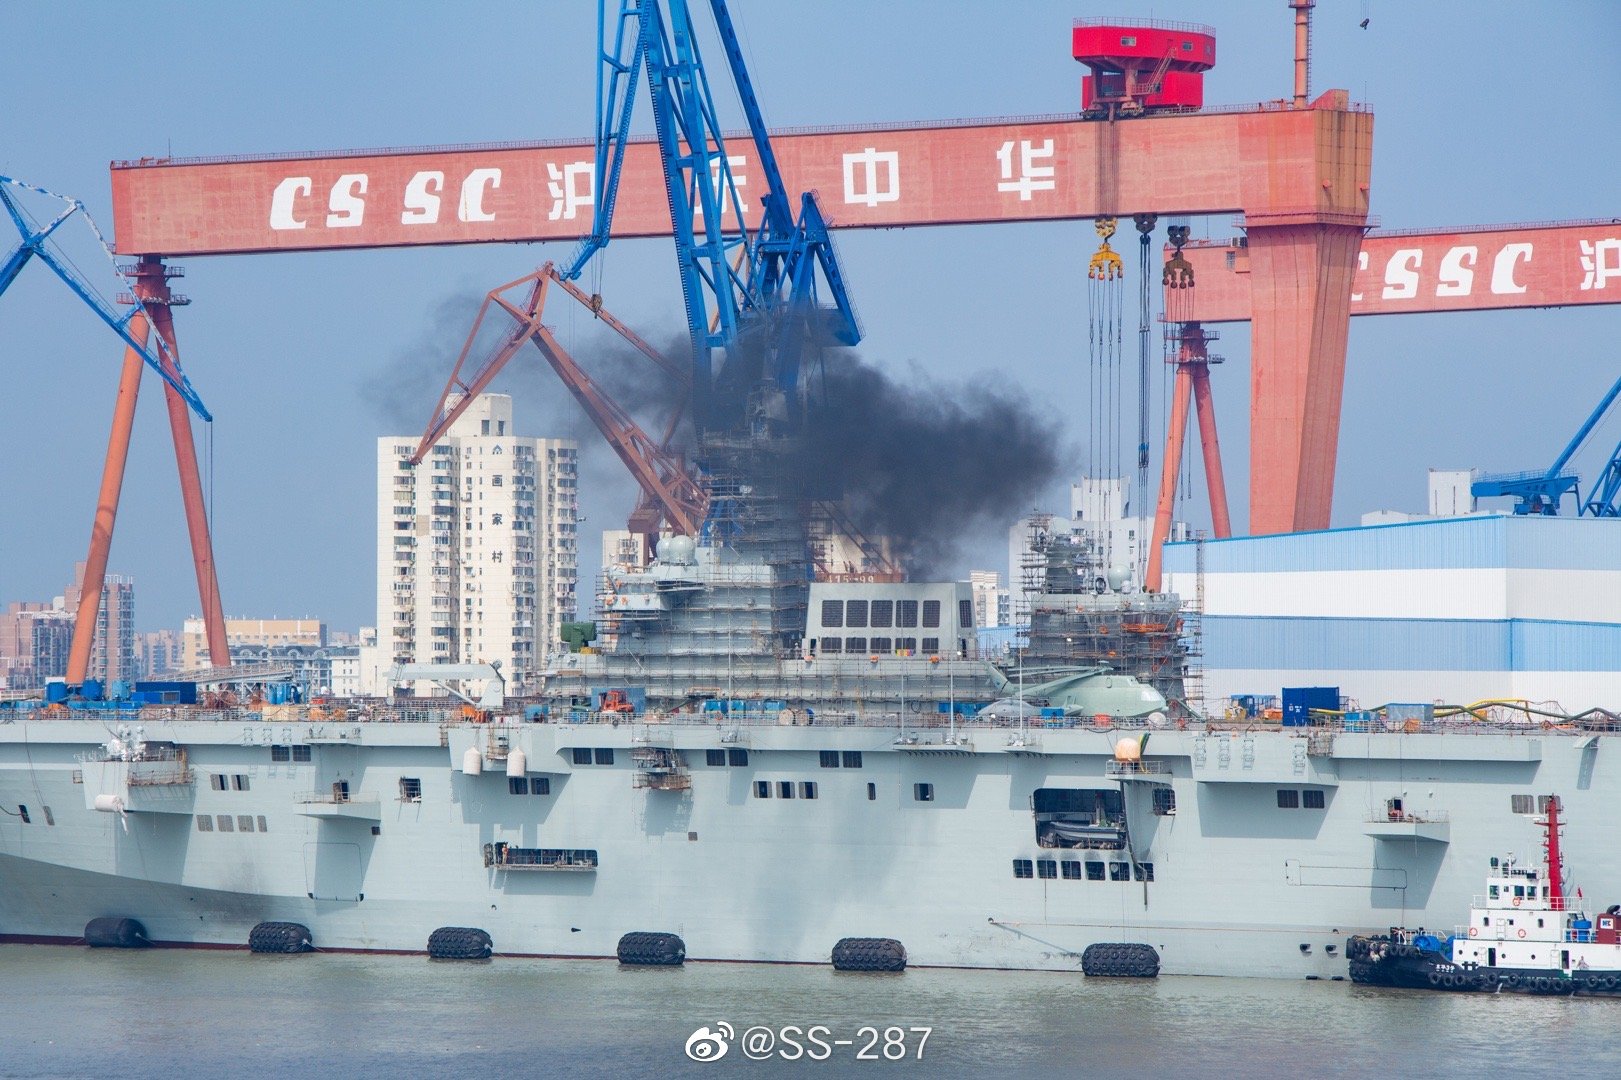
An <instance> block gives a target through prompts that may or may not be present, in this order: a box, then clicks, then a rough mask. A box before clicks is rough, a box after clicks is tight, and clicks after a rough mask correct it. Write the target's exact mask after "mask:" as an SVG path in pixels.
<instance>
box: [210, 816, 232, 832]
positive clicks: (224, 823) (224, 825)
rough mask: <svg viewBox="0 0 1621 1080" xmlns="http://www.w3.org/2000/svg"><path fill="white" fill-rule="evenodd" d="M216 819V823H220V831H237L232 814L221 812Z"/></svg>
mask: <svg viewBox="0 0 1621 1080" xmlns="http://www.w3.org/2000/svg"><path fill="white" fill-rule="evenodd" d="M214 820H215V823H216V824H218V825H219V830H220V832H235V831H236V822H235V821H233V820H232V819H231V815H230V814H219V815H217V816H216V817H215V819H214Z"/></svg>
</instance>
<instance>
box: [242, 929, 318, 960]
mask: <svg viewBox="0 0 1621 1080" xmlns="http://www.w3.org/2000/svg"><path fill="white" fill-rule="evenodd" d="M314 948H315V940H314V938H313V937H312V936H311V934H310V928H309V927H307V926H305V925H304V924H303V923H295V922H262V923H260V924H259V925H258V926H255V927H254V928H253V929H252V930H250V931H248V951H249V952H255V953H281V954H287V955H291V954H293V953H306V952H310V951H312V950H313V949H314Z"/></svg>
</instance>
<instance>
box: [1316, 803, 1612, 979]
mask: <svg viewBox="0 0 1621 1080" xmlns="http://www.w3.org/2000/svg"><path fill="white" fill-rule="evenodd" d="M1546 799H1547V802H1546V806H1547V814H1546V817H1544V818H1543V819H1542V820H1540V821H1538V822H1537V824H1538V825H1541V826H1542V827H1543V828H1544V829H1545V830H1546V832H1545V840H1544V848H1545V850H1546V861H1545V863H1544V865H1543V866H1542V867H1540V868H1537V867H1529V866H1521V865H1519V864H1518V863H1517V862H1516V861H1515V860H1514V859H1513V858H1512V857H1510V858H1505V859H1497V858H1494V859H1492V861H1491V872H1490V874H1489V875H1488V876H1487V878H1486V895H1485V896H1478V897H1476V898H1475V902H1474V903H1473V904H1472V905H1471V906H1470V909H1469V923H1468V925H1467V926H1465V927H1462V928H1460V930H1459V932H1458V933H1456V934H1452V935H1450V936H1448V937H1446V938H1444V939H1443V938H1441V937H1439V936H1437V935H1436V934H1433V933H1427V932H1425V931H1424V929H1423V928H1422V927H1421V928H1419V929H1417V930H1407V929H1403V928H1401V927H1391V930H1390V933H1389V934H1379V935H1374V936H1369V937H1361V936H1357V937H1353V938H1351V940H1350V941H1349V942H1347V943H1346V948H1345V955H1346V957H1347V959H1349V961H1350V964H1351V981H1352V982H1356V983H1362V984H1364V985H1367V986H1400V987H1409V988H1412V989H1417V990H1455V991H1491V992H1496V991H1499V990H1510V991H1515V992H1518V993H1525V994H1549V995H1554V994H1566V995H1568V994H1621V905H1611V906H1610V907H1609V908H1608V909H1607V910H1605V911H1604V912H1603V913H1602V914H1600V915H1598V916H1597V918H1596V919H1595V918H1594V917H1593V916H1592V915H1590V914H1588V913H1587V912H1585V911H1583V910H1582V909H1581V907H1580V903H1581V890H1579V889H1578V890H1577V893H1576V897H1575V901H1574V902H1572V900H1571V898H1570V897H1567V896H1566V895H1565V891H1564V879H1563V875H1562V874H1561V872H1560V871H1561V867H1562V865H1563V863H1562V862H1561V860H1560V857H1559V811H1560V805H1559V797H1558V796H1557V795H1549V796H1547V797H1546Z"/></svg>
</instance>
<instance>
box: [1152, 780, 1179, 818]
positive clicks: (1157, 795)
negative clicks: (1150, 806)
mask: <svg viewBox="0 0 1621 1080" xmlns="http://www.w3.org/2000/svg"><path fill="white" fill-rule="evenodd" d="M1154 813H1156V814H1158V815H1159V816H1160V817H1170V816H1171V815H1173V814H1175V813H1176V792H1174V791H1172V790H1171V789H1170V788H1168V787H1156V788H1155V789H1154Z"/></svg>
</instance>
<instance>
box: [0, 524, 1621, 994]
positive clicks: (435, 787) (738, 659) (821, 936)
mask: <svg viewBox="0 0 1621 1080" xmlns="http://www.w3.org/2000/svg"><path fill="white" fill-rule="evenodd" d="M773 558H774V557H773ZM773 558H762V557H759V555H758V553H751V552H750V551H749V550H748V548H747V545H740V544H738V543H735V542H734V543H730V544H728V543H727V542H725V541H723V540H722V539H720V538H719V537H713V536H712V537H705V538H701V539H700V541H699V542H696V543H695V542H692V541H690V540H682V541H680V542H673V541H667V542H666V544H665V549H664V551H663V554H662V556H661V557H660V558H658V559H657V560H656V561H655V562H654V563H653V564H652V565H651V566H650V567H649V568H648V569H647V570H646V571H645V572H642V573H638V574H624V575H621V576H620V578H619V579H618V580H617V582H616V583H614V584H613V586H612V588H611V589H610V590H609V591H608V595H609V596H610V597H618V598H622V600H623V602H621V603H613V604H608V605H606V606H605V610H608V611H612V612H614V613H615V614H612V615H606V616H605V620H606V621H607V622H609V623H610V624H611V625H612V627H613V629H614V631H615V633H614V638H615V640H614V642H613V645H612V646H611V647H610V648H607V649H605V650H603V651H602V652H594V651H585V652H575V653H569V654H566V655H564V656H562V657H561V658H560V660H559V661H558V664H557V670H556V671H555V672H554V673H553V680H554V682H553V685H552V686H550V687H548V693H547V695H546V696H545V697H544V698H543V699H538V700H530V701H518V700H515V701H513V702H510V703H506V704H503V705H502V706H500V707H497V708H492V709H488V710H483V709H478V708H474V707H471V706H462V705H459V704H458V703H455V702H453V701H447V700H445V699H415V700H412V699H403V700H396V701H392V702H384V701H354V702H327V703H322V704H316V705H307V706H298V705H272V704H263V703H247V704H240V705H236V706H233V707H210V706H209V704H208V703H207V702H206V700H205V701H204V702H202V703H198V704H186V703H184V702H182V701H180V700H173V701H165V700H153V699H155V698H156V699H161V698H162V697H164V696H165V695H172V694H174V693H175V692H174V691H166V690H161V689H160V690H154V691H151V692H149V693H147V694H146V695H145V696H146V697H147V698H148V702H147V703H146V704H145V705H144V706H141V707H139V708H137V707H134V704H133V703H92V702H58V703H53V704H50V705H47V704H45V703H44V702H32V703H22V704H21V705H20V706H18V707H13V708H12V709H10V710H9V711H8V712H7V713H6V714H5V715H6V718H7V720H8V721H9V722H6V723H0V810H3V811H4V814H3V815H0V883H3V885H0V935H3V936H4V938H5V939H7V940H45V941H60V942H72V941H76V940H78V939H79V938H80V936H81V934H83V933H84V928H85V926H86V924H87V922H89V920H92V919H97V918H104V917H109V916H111V917H127V918H132V919H136V920H139V922H140V923H141V924H142V925H143V926H144V927H145V928H146V933H147V934H148V935H149V936H150V938H151V939H152V940H154V941H156V942H159V943H164V944H175V945H188V946H210V947H222V946H235V947H243V946H245V945H246V943H247V941H248V937H249V933H250V931H251V930H252V928H253V927H255V926H256V925H257V924H259V923H261V922H265V921H270V920H276V921H287V922H293V923H298V924H302V925H303V926H305V927H308V928H309V930H310V934H311V936H312V937H313V940H314V943H315V945H316V946H317V947H319V948H323V949H355V950H388V951H412V952H420V951H421V950H422V949H423V947H424V944H425V943H426V942H427V941H428V938H429V936H430V934H431V933H432V932H433V931H434V930H435V929H436V928H440V927H445V926H456V927H475V928H478V929H481V930H484V931H486V932H488V934H489V935H490V936H491V938H492V939H493V942H494V948H495V951H496V952H498V953H502V954H509V955H512V954H516V955H538V956H571V957H607V956H612V955H614V953H615V949H616V944H617V943H618V941H619V940H620V938H621V937H622V936H623V935H625V934H627V933H629V932H634V931H656V932H666V933H672V934H678V935H680V937H681V938H682V939H683V940H684V942H685V947H686V952H687V955H688V956H689V957H690V958H693V959H709V960H739V961H781V962H826V961H827V959H828V956H829V951H830V949H831V948H832V946H833V945H834V944H835V942H837V941H839V940H840V939H842V938H846V937H880V938H885V937H887V938H894V939H897V940H899V941H900V942H902V943H903V944H904V947H905V949H906V952H907V953H908V955H909V957H910V962H911V963H913V964H921V965H943V966H966V967H1000V968H1039V969H1053V970H1061V971H1077V972H1078V971H1080V970H1081V955H1082V953H1083V952H1084V951H1085V949H1086V948H1087V947H1088V946H1089V945H1093V944H1097V943H1105V942H1107V943H1120V942H1126V943H1138V944H1145V945H1149V946H1151V947H1152V948H1153V949H1154V950H1155V951H1156V953H1157V954H1158V956H1159V958H1160V964H1161V967H1160V970H1162V971H1164V972H1167V973H1190V974H1210V975H1222V974H1224V975H1247V976H1278V977H1307V978H1338V977H1343V975H1344V973H1345V970H1346V968H1345V963H1346V961H1345V953H1344V949H1345V944H1346V941H1347V940H1348V939H1349V938H1350V937H1351V936H1352V935H1357V934H1364V935H1365V934H1369V933H1372V932H1375V931H1379V930H1384V929H1386V928H1388V927H1390V926H1392V925H1420V924H1422V925H1443V924H1444V923H1445V921H1446V920H1447V919H1450V918H1453V917H1455V913H1456V912H1457V911H1459V910H1462V909H1463V908H1465V907H1466V906H1467V904H1468V900H1469V897H1470V895H1471V892H1472V890H1473V889H1474V888H1476V887H1477V876H1478V867H1479V866H1480V865H1482V861H1483V860H1485V859H1487V858H1489V857H1490V856H1492V855H1494V854H1500V853H1501V852H1502V850H1503V848H1504V846H1505V843H1507V844H1510V845H1512V844H1513V843H1514V842H1515V839H1516V838H1519V839H1520V840H1521V841H1523V843H1524V844H1525V845H1527V846H1528V845H1530V844H1532V843H1534V841H1535V827H1534V812H1535V799H1534V798H1532V797H1531V795H1532V793H1534V792H1537V791H1544V790H1548V789H1549V787H1550V785H1554V786H1557V787H1558V788H1559V789H1560V790H1563V791H1566V792H1568V796H1567V800H1568V810H1569V811H1570V813H1569V820H1570V821H1571V822H1572V824H1571V826H1570V827H1569V828H1570V838H1571V842H1573V843H1576V844H1578V845H1579V846H1580V847H1581V848H1582V849H1583V850H1588V851H1599V850H1605V845H1604V837H1603V836H1602V834H1601V831H1600V830H1601V829H1602V828H1603V823H1604V822H1607V821H1608V820H1609V819H1610V817H1611V815H1610V814H1609V813H1608V812H1607V811H1608V809H1609V807H1610V806H1612V805H1613V803H1614V800H1615V798H1616V796H1617V794H1618V793H1621V766H1618V765H1617V763H1616V762H1615V761H1614V760H1613V758H1612V753H1611V752H1607V751H1605V750H1604V749H1603V747H1604V745H1606V743H1605V733H1606V731H1607V730H1608V727H1607V721H1608V719H1609V718H1608V717H1607V716H1597V717H1589V718H1588V719H1587V720H1584V721H1582V722H1572V723H1570V724H1554V723H1539V724H1536V725H1534V726H1531V725H1525V724H1516V723H1514V722H1511V721H1509V720H1506V719H1504V718H1502V717H1499V716H1498V715H1497V714H1496V713H1487V712H1484V711H1477V712H1467V711H1460V712H1457V713H1455V714H1453V715H1452V717H1451V718H1445V711H1444V710H1442V711H1441V713H1440V714H1438V715H1441V716H1443V718H1442V719H1435V718H1433V717H1432V716H1419V717H1416V718H1415V717H1403V716H1401V715H1398V714H1397V713H1396V712H1395V710H1391V711H1390V712H1388V713H1380V712H1374V713H1371V714H1363V715H1358V716H1355V717H1352V718H1349V719H1347V718H1346V717H1343V716H1340V715H1338V714H1334V713H1327V714H1320V715H1316V716H1313V717H1312V718H1311V721H1312V722H1311V723H1310V724H1307V725H1305V726H1280V725H1277V724H1263V723H1257V722H1252V721H1241V722H1227V721H1212V720H1207V719H1204V718H1202V717H1200V716H1197V715H1193V714H1192V713H1191V712H1190V711H1189V710H1188V709H1187V708H1186V707H1185V704H1183V703H1181V702H1180V699H1179V695H1178V694H1176V693H1175V692H1173V693H1170V694H1165V693H1162V692H1161V691H1159V690H1157V689H1155V688H1154V680H1153V677H1152V676H1153V672H1152V671H1145V677H1144V678H1143V679H1142V680H1139V679H1138V678H1136V677H1135V676H1136V672H1135V671H1134V670H1132V665H1137V664H1139V663H1140V662H1141V661H1140V659H1139V658H1132V657H1126V658H1124V659H1123V658H1122V657H1121V655H1120V652H1121V650H1120V648H1119V646H1118V644H1111V646H1110V647H1109V648H1106V650H1105V651H1110V649H1112V651H1114V652H1115V653H1116V656H1115V657H1114V659H1115V660H1116V661H1117V662H1119V663H1121V664H1122V665H1123V666H1122V667H1121V668H1120V669H1117V670H1107V668H1108V667H1109V666H1110V665H1108V664H1107V663H1105V662H1103V661H1105V660H1107V659H1108V658H1107V657H1103V658H1100V657H1098V656H1095V655H1082V654H1081V652H1080V651H1079V650H1080V649H1082V648H1086V647H1088V646H1087V645H1086V642H1088V641H1098V642H1103V641H1108V642H1111V643H1115V642H1117V641H1118V639H1119V638H1120V635H1122V634H1126V633H1130V631H1127V630H1125V629H1124V628H1123V626H1122V625H1119V624H1124V623H1129V624H1130V625H1133V626H1148V625H1151V620H1152V619H1155V618H1162V617H1163V618H1170V619H1175V618H1177V617H1178V616H1177V615H1176V612H1175V609H1174V607H1166V606H1165V604H1164V602H1163V601H1155V602H1154V603H1152V604H1148V603H1134V602H1133V600H1132V597H1131V596H1129V595H1125V594H1116V593H1110V592H1108V591H1105V592H1104V593H1101V594H1100V593H1097V592H1095V591H1094V588H1095V586H1093V585H1092V583H1091V582H1090V579H1088V578H1086V577H1084V576H1075V575H1069V574H1068V572H1067V570H1065V572H1064V573H1057V574H1055V575H1054V576H1053V580H1054V585H1053V587H1052V589H1051V590H1050V591H1048V592H1046V593H1044V594H1043V596H1042V597H1041V599H1040V600H1039V602H1037V603H1036V604H1034V605H1033V613H1032V620H1033V622H1032V630H1031V640H1032V641H1041V640H1046V641H1048V642H1052V641H1058V640H1063V642H1064V647H1065V649H1066V651H1069V655H1066V656H1064V657H1062V658H1054V657H1051V656H1040V657H1039V660H1040V663H1039V666H1038V665H1037V663H1035V662H1034V659H1035V658H1036V657H1037V654H1036V653H1032V654H1030V655H1029V656H1026V657H1025V658H1024V659H1025V660H1026V661H1029V663H1028V666H1027V667H1025V670H1024V672H1023V673H1022V674H1023V676H1024V679H1023V681H1024V683H1025V691H1026V693H1025V694H1024V695H1020V693H1019V687H1020V683H1021V671H1020V668H1021V666H1022V665H1021V664H1020V663H1019V660H1018V658H1015V659H1013V660H1012V661H1011V662H1007V661H1004V662H1003V663H1001V664H1000V665H993V664H991V659H992V658H988V657H981V656H978V655H975V651H976V646H975V644H974V641H975V635H974V634H973V633H972V617H971V611H965V610H964V604H963V601H964V600H965V599H966V598H965V597H964V595H963V590H962V587H961V586H958V585H954V584H942V585H929V584H905V583H892V582H859V581H856V582H849V581H846V582H812V581H810V580H808V579H809V575H808V574H806V573H805V572H804V568H803V565H799V566H797V567H795V566H794V565H793V562H792V560H791V559H789V560H786V561H782V560H778V561H775V562H774V561H773ZM1052 559H1053V565H1054V566H1055V567H1057V568H1059V569H1061V570H1064V569H1065V568H1066V567H1070V566H1072V564H1071V563H1069V562H1066V557H1065V556H1064V555H1063V553H1062V552H1060V553H1058V554H1055V555H1053V556H1052ZM1064 589H1079V590H1080V591H1070V592H1065V591H1063V590H1064ZM969 607H971V605H969ZM749 612H752V613H753V615H752V617H744V615H745V613H749ZM1156 612H1157V613H1158V614H1155V613H1156ZM1046 618H1052V619H1058V620H1062V623H1061V625H1044V624H1043V621H1042V620H1043V619H1046ZM1099 619H1103V620H1105V621H1103V622H1096V621H1093V622H1088V621H1087V620H1099ZM1111 620H1112V621H1111ZM886 624H887V625H886ZM1082 629H1087V630H1089V632H1088V633H1077V631H1079V630H1082ZM1138 633H1141V634H1145V635H1146V634H1147V631H1138ZM1156 633H1157V634H1158V635H1159V636H1160V637H1161V638H1162V639H1165V640H1180V637H1179V635H1182V634H1183V633H1185V631H1184V630H1183V629H1182V628H1181V627H1180V626H1177V627H1171V626H1169V625H1168V624H1167V625H1162V626H1161V628H1160V630H1159V631H1156ZM913 637H915V638H916V644H915V645H913V644H911V643H910V639H912V638H913ZM875 638H885V639H888V640H887V641H886V642H883V643H882V644H880V643H878V642H875V640H874V639H875ZM852 639H855V641H852ZM835 641H836V642H837V644H834V642H835ZM858 642H859V644H858ZM1178 647H1179V648H1181V649H1182V650H1183V651H1184V652H1185V651H1186V646H1185V643H1184V644H1183V645H1180V646H1178ZM1071 650H1072V651H1071ZM1144 655H1145V656H1146V655H1148V654H1147V653H1145V654H1144ZM1055 659H1062V660H1066V661H1068V664H1067V665H1059V668H1060V670H1059V671H1057V672H1055V671H1054V670H1053V668H1054V666H1055V665H1054V663H1053V662H1052V661H1054V660H1055ZM1167 663H1168V664H1170V665H1171V666H1173V667H1175V666H1177V665H1181V664H1183V663H1185V657H1182V658H1176V659H1172V660H1168V661H1165V662H1164V663H1160V664H1159V665H1158V666H1159V667H1160V669H1161V671H1163V670H1165V669H1166V668H1165V664H1167ZM1150 666H1153V665H1150ZM1178 670H1180V668H1178ZM632 674H634V679H633V678H632ZM611 687H620V688H629V689H631V690H633V691H636V693H635V694H634V695H632V696H633V697H636V698H639V699H640V707H635V708H634V709H633V711H625V710H624V709H623V708H622V707H617V706H616V707H615V708H613V709H609V710H603V709H600V708H597V707H596V706H599V705H601V704H603V703H604V701H603V699H602V697H600V696H594V692H595V694H600V693H601V692H602V691H603V690H605V689H607V688H611ZM1168 688H1169V687H1168ZM1037 691H1040V693H1037ZM1043 695H1050V696H1043ZM179 696H181V697H184V696H186V695H185V692H184V691H183V690H182V691H179ZM999 699H1000V704H1001V705H1003V706H1004V707H1003V708H997V707H996V705H997V704H998V703H999ZM1167 699H1170V700H1167ZM1010 701H1012V702H1015V703H1016V704H1015V707H1014V708H1012V709H1011V710H1009V709H1007V708H1005V706H1006V705H1007V703H1008V702H1010ZM976 706H987V707H985V708H977V709H976ZM1584 823H1585V824H1584ZM1584 882H1586V883H1587V884H1588V885H1589V887H1590V888H1592V889H1593V890H1594V891H1595V892H1596V893H1598V894H1600V895H1604V894H1610V895H1613V894H1615V893H1617V892H1621V870H1618V867H1617V865H1616V864H1615V863H1614V861H1613V860H1612V861H1598V860H1595V861H1594V862H1593V863H1591V864H1587V865H1584Z"/></svg>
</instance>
